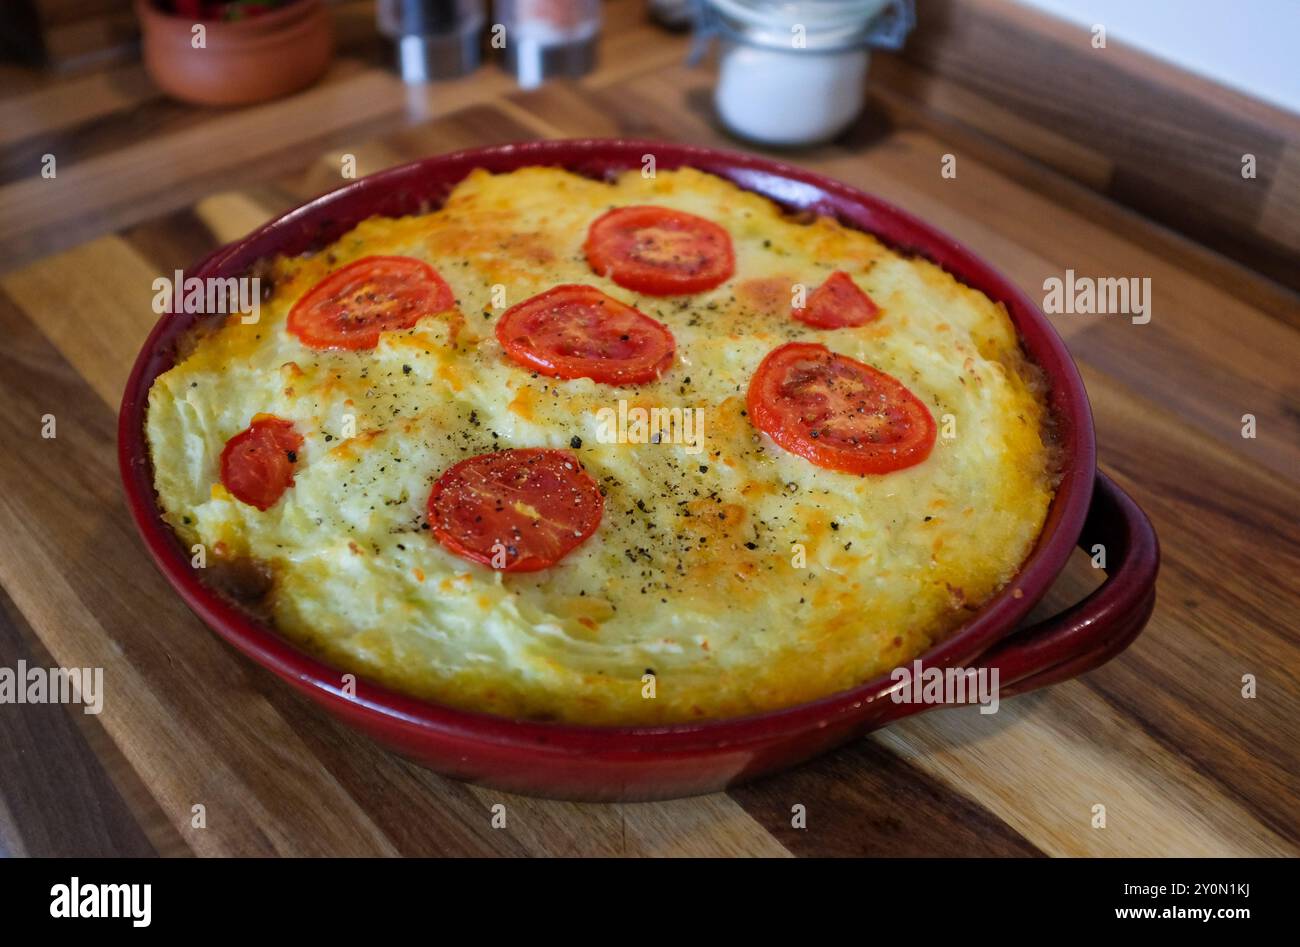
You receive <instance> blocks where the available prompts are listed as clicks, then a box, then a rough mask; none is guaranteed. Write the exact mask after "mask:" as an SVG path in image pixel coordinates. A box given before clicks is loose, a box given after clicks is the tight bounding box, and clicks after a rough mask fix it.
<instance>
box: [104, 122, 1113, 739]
mask: <svg viewBox="0 0 1300 947" xmlns="http://www.w3.org/2000/svg"><path fill="white" fill-rule="evenodd" d="M647 155H653V156H654V160H655V163H656V167H657V168H658V169H660V170H669V169H675V168H680V167H693V168H696V169H698V170H701V171H706V172H709V173H711V174H715V175H718V176H719V177H723V178H726V179H728V180H730V181H732V182H733V183H735V184H736V185H738V186H740V187H742V188H744V189H745V190H748V191H753V192H755V193H758V194H761V195H763V196H765V197H768V198H770V199H772V200H773V201H775V202H776V203H778V204H780V205H781V206H783V207H785V208H786V209H788V210H791V211H804V212H806V211H813V212H815V213H818V214H828V215H830V216H833V217H836V218H838V219H839V220H840V221H841V222H843V223H845V224H847V225H849V226H852V227H855V228H856V229H859V230H864V231H866V232H868V233H872V234H875V235H876V236H877V237H878V238H879V239H881V240H882V241H884V242H885V243H887V244H889V245H890V246H892V247H894V248H895V249H897V250H899V251H901V252H904V253H908V254H916V255H919V256H923V257H926V258H928V259H929V260H931V261H932V262H934V263H937V264H938V265H940V266H941V267H943V269H945V270H947V271H948V272H949V273H951V274H952V275H953V276H955V277H956V278H957V279H959V280H961V281H962V282H963V283H965V284H966V285H968V286H971V287H973V288H975V289H978V290H980V291H982V292H984V293H985V294H986V295H987V296H989V297H990V298H991V299H993V300H995V301H997V302H1001V303H1003V304H1004V305H1005V306H1006V308H1007V311H1008V313H1009V314H1010V316H1011V319H1012V322H1013V323H1014V324H1015V326H1016V329H1017V331H1018V333H1019V335H1020V340H1021V344H1022V345H1023V347H1024V348H1025V350H1026V352H1027V353H1028V354H1029V356H1030V357H1031V358H1032V359H1033V360H1034V362H1035V363H1036V364H1038V366H1039V367H1040V368H1041V369H1042V370H1043V371H1044V373H1045V374H1046V375H1047V377H1048V379H1049V380H1050V383H1051V389H1050V392H1049V394H1048V402H1049V407H1050V408H1051V411H1052V414H1053V419H1054V422H1055V426H1056V431H1055V433H1056V438H1057V446H1058V449H1059V451H1060V455H1061V462H1062V471H1063V473H1062V479H1061V483H1060V485H1059V487H1058V489H1057V493H1056V496H1055V498H1054V499H1053V502H1052V504H1051V507H1050V509H1049V510H1048V515H1047V519H1046V522H1045V523H1044V525H1043V529H1042V531H1041V532H1040V534H1039V538H1038V541H1037V543H1036V545H1035V547H1034V549H1033V551H1032V552H1031V553H1030V554H1029V556H1028V557H1027V558H1026V560H1025V562H1024V563H1023V565H1022V566H1021V569H1020V571H1019V572H1018V573H1017V575H1016V576H1015V578H1014V579H1012V581H1011V582H1009V583H1008V584H1007V585H1006V587H1005V588H1004V589H1003V590H1002V591H1001V592H1000V593H998V595H996V596H995V597H994V598H993V599H992V600H990V601H989V602H988V603H986V604H985V605H984V607H983V608H981V609H980V610H979V612H977V613H976V614H975V615H973V616H972V617H971V619H970V620H968V621H967V622H966V623H965V624H963V625H961V626H960V627H959V628H958V629H957V630H956V631H955V632H953V633H952V634H951V635H950V636H949V637H948V638H946V639H945V640H944V641H943V642H941V643H940V644H939V645H937V646H936V647H934V648H931V649H930V650H929V651H927V652H926V653H925V654H923V655H921V656H920V660H921V661H922V663H923V666H925V667H939V668H942V667H949V666H954V665H965V664H967V663H968V662H971V661H973V660H974V659H976V658H977V657H978V656H979V655H981V654H983V653H984V652H986V651H987V650H989V649H990V648H991V647H993V646H994V645H995V644H997V643H998V642H999V641H1001V640H1002V639H1004V638H1006V637H1007V636H1008V635H1010V634H1011V633H1012V632H1013V631H1014V630H1015V629H1016V627H1017V625H1018V623H1019V622H1020V621H1021V620H1022V619H1023V618H1024V617H1025V616H1026V615H1027V614H1028V613H1029V611H1030V610H1031V609H1032V608H1033V606H1034V605H1035V604H1036V603H1037V602H1038V600H1039V599H1040V598H1041V597H1042V595H1043V594H1044V593H1045V592H1046V591H1047V588H1048V587H1049V586H1050V585H1051V583H1052V581H1053V580H1054V579H1055V578H1056V576H1057V575H1058V574H1059V572H1060V571H1061V569H1062V568H1063V567H1064V565H1065V563H1066V561H1067V559H1068V558H1069V556H1070V553H1071V552H1072V550H1073V549H1074V546H1075V543H1076V542H1077V540H1078V538H1079V534H1080V532H1081V530H1082V528H1083V523H1084V520H1085V517H1086V515H1087V512H1088V505H1089V501H1090V499H1091V497H1092V491H1093V482H1094V479H1095V476H1096V445H1095V437H1094V432H1093V425H1092V412H1091V409H1090V406H1089V403H1088V396H1087V392H1086V391H1085V389H1084V385H1083V380H1082V379H1081V378H1080V376H1079V373H1078V370H1077V368H1076V367H1075V365H1074V362H1073V360H1072V359H1071V358H1070V355H1069V352H1068V351H1067V350H1066V348H1065V345H1064V343H1063V342H1062V341H1061V338H1060V336H1059V335H1057V333H1056V331H1055V329H1053V328H1052V326H1051V324H1050V323H1049V322H1048V321H1047V319H1046V317H1045V316H1043V314H1042V313H1041V312H1040V311H1039V310H1038V308H1037V307H1036V306H1035V305H1034V304H1033V303H1032V302H1031V301H1030V300H1029V298H1028V297H1027V296H1025V294H1024V293H1022V292H1021V291H1020V290H1019V289H1018V288H1016V286H1015V285H1014V284H1012V283H1011V282H1010V281H1009V280H1008V279H1007V278H1006V277H1004V276H1003V275H1002V274H1001V273H999V272H998V271H997V270H995V269H993V268H992V267H990V266H988V265H987V264H986V263H984V262H982V261H981V260H980V259H979V258H978V257H976V256H975V255H974V254H972V253H971V252H970V251H969V250H967V249H966V248H965V247H963V246H962V245H961V244H959V243H958V242H957V241H956V240H953V239H952V238H951V237H949V236H947V235H946V234H943V233H942V232H940V231H938V230H936V229H935V228H933V227H931V226H930V225H929V224H926V223H924V222H922V221H920V220H918V219H917V218H915V217H913V216H912V215H911V214H908V213H907V212H906V211H903V210H901V209H899V208H897V207H895V206H893V205H892V204H890V203H888V202H886V201H883V200H881V199H880V198H877V197H872V196H870V195H867V194H865V193H863V192H861V191H858V190H856V189H854V188H851V187H848V186H847V185H844V184H841V183H839V182H838V181H834V180H832V179H830V178H827V177H824V176H822V175H819V174H814V173H812V172H809V171H805V170H802V169H800V168H795V167H793V166H791V165H787V164H783V163H781V162H776V161H771V160H768V159H766V158H760V157H758V156H755V155H747V154H742V153H738V152H730V151H722V150H718V149H710V148H699V147H695V146H690V145H678V144H668V143H664V142H654V141H640V140H632V139H578V140H559V141H533V142H525V143H520V144H510V145H500V146H494V147H489V148H477V149H470V150H466V151H458V152H454V153H451V154H447V155H441V156H438V157H434V158H426V159H423V160H421V161H416V162H413V163H411V164H407V165H402V166H399V167H395V168H390V169H388V170H386V171H382V172H379V173H378V174H374V175H371V176H369V177H367V178H362V179H360V180H358V181H355V182H352V183H350V184H347V185H344V186H343V187H340V188H338V189H337V190H334V191H331V192H329V193H327V194H324V195H322V196H320V197H317V198H316V199H314V200H312V201H310V202H308V203H306V204H304V205H302V206H301V207H299V208H297V209H295V210H292V211H290V212H288V213H287V214H284V215H283V216H281V217H279V218H277V219H276V220H273V221H271V222H270V223H268V224H266V225H265V226H263V227H262V228H260V229H258V230H256V231H254V232H253V233H252V234H250V235H248V236H247V237H245V238H244V239H242V240H239V241H237V242H235V243H234V244H231V245H229V246H228V247H224V248H222V249H220V250H218V251H216V252H215V253H214V254H212V255H211V256H209V257H208V258H207V259H206V260H204V261H202V262H201V263H200V264H198V265H197V266H196V267H194V268H193V269H192V270H191V271H190V272H188V273H187V274H186V276H187V277H188V276H197V277H200V278H206V277H217V276H221V277H225V276H241V275H244V274H245V273H247V272H248V271H249V270H250V269H251V268H252V266H253V265H254V264H255V263H256V262H257V261H259V260H261V259H265V258H268V257H272V256H275V255H279V254H297V253H303V252H307V251H309V250H312V249H314V248H317V247H319V246H322V245H324V244H327V243H329V242H331V241H332V240H334V239H336V238H337V237H338V236H340V235H342V234H343V233H345V232H346V231H348V230H350V229H351V228H352V227H353V226H355V225H356V224H357V223H359V222H360V221H361V220H364V219H365V218H367V217H370V216H374V215H382V216H394V217H395V216H403V215H406V214H412V213H418V212H422V211H427V210H430V209H433V208H435V207H437V206H438V205H440V204H441V202H442V201H443V200H444V199H445V198H446V196H447V194H448V193H449V192H450V191H451V189H452V187H453V186H454V185H455V184H456V183H458V182H459V181H460V180H461V179H463V178H464V177H465V176H466V175H467V174H468V173H469V172H470V171H472V170H474V169H476V168H485V169H486V170H488V171H491V172H495V173H501V172H506V171H511V170H515V169H517V168H521V167H525V166H528V165H539V164H540V165H549V166H555V167H561V168H565V169H567V170H570V171H573V172H575V173H579V174H584V175H587V176H591V177H597V178H604V177H608V176H609V175H611V174H612V173H616V172H618V171H623V170H640V169H641V168H642V167H643V163H642V162H643V159H644V157H645V156H647ZM199 318H200V317H199V316H197V315H191V314H178V315H175V316H170V315H164V316H162V317H161V318H160V319H159V321H158V323H157V324H156V325H155V326H154V328H153V331H152V332H150V334H149V337H148V339H147V340H146V341H145V344H144V347H143V348H142V349H141V351H140V354H139V356H138V357H137V359H136V362H135V366H134V368H133V369H132V371H131V376H130V378H129V380H128V381H127V385H126V390H125V392H124V394H123V398H122V406H121V411H120V413H119V416H118V460H119V465H120V468H121V474H122V480H123V484H124V487H125V489H126V495H127V501H128V504H129V506H130V509H131V513H132V516H133V517H134V519H135V522H136V526H137V527H138V528H139V530H140V533H141V536H142V537H143V539H144V541H145V545H146V547H147V548H148V550H149V552H150V554H151V555H152V557H153V559H154V561H155V562H156V563H157V565H158V567H159V569H160V570H161V571H162V573H163V575H164V576H165V577H166V578H167V580H168V581H169V582H170V583H171V585H172V587H173V588H175V589H176V591H177V592H178V593H179V594H180V596H181V598H182V599H183V600H184V601H185V602H186V604H187V605H189V607H190V608H191V609H192V610H193V611H194V612H195V613H196V614H198V615H199V616H200V617H201V618H202V619H203V620H204V621H205V622H206V623H207V624H208V625H209V627H211V628H212V629H213V630H214V631H215V632H216V633H217V634H219V635H220V636H221V637H222V638H224V639H225V640H226V641H227V642H229V643H230V644H232V645H234V646H235V647H236V648H238V649H239V650H240V651H242V652H243V653H244V654H246V655H248V656H249V657H251V658H253V659H254V660H255V661H257V662H258V663H260V664H262V665H264V666H266V667H268V668H270V669H271V670H273V671H275V672H276V673H278V674H280V675H281V676H282V677H284V678H286V679H287V680H289V681H290V682H292V683H294V684H295V685H296V686H299V687H300V688H303V689H306V690H315V691H319V692H320V695H321V696H322V698H324V699H329V700H331V701H338V702H343V703H346V704H349V705H352V706H353V707H354V708H355V709H357V710H360V711H362V712H363V713H365V714H368V715H373V716H375V717H382V718H385V719H386V720H387V721H388V722H389V723H392V724H397V725H399V726H400V727H402V728H404V729H409V730H411V731H425V732H431V733H437V734H440V735H443V736H449V737H460V738H464V739H467V740H472V741H475V742H479V743H482V742H488V743H491V744H493V745H497V746H502V747H510V746H530V747H535V746H537V745H538V744H543V745H547V746H548V747H549V748H550V749H552V750H556V751H561V752H563V751H571V752H573V753H575V754H581V753H588V752H600V753H603V754H606V755H608V756H613V757H617V756H619V755H626V756H628V757H638V756H645V755H647V754H649V755H653V754H655V753H658V752H663V753H673V754H682V753H690V752H692V751H699V752H705V751H708V750H713V749H716V748H718V747H719V746H724V745H725V746H733V747H734V746H742V745H744V744H746V743H749V742H758V741H764V742H766V741H770V740H772V739H774V738H778V737H780V736H782V735H785V734H794V733H798V732H802V731H806V730H807V729H808V728H809V727H813V728H820V727H827V726H831V725H833V724H835V723H836V722H838V720H840V719H841V718H845V717H851V716H855V715H857V714H858V713H859V712H860V710H861V708H862V707H863V706H864V705H866V704H870V703H874V702H875V701H877V700H881V699H888V694H889V692H890V691H891V690H892V688H893V686H894V682H892V681H891V680H890V678H889V675H888V674H882V675H880V676H879V677H877V678H875V679H873V680H871V681H868V682H867V683H865V684H862V685H859V686H857V687H855V688H852V689H850V690H847V691H842V692H839V693H836V694H832V695H830V696H827V697H823V698H820V699H818V700H815V701H811V702H809V703H804V704H798V705H795V706H792V707H787V708H783V709H780V710H774V711H767V712H764V713H759V714H752V715H748V716H744V717H730V718H722V719H714V720H703V721H700V722H698V723H695V722H692V723H678V724H669V725H663V726H650V727H628V726H617V727H604V726H585V725H575V724H565V723H549V722H539V721H533V720H521V719H513V718H508V717H498V716H494V715H489V714H483V713H477V712H474V711H467V710H458V709H456V708H452V707H448V706H445V705H442V704H438V703H435V702H433V701H427V700H421V699H419V698H415V697H409V696H406V695H403V694H399V693H397V692H395V691H392V690H389V689H388V688H385V687H383V686H381V685H378V684H375V683H373V682H370V681H367V680H365V679H358V681H357V684H356V693H355V695H348V694H345V693H344V692H343V690H342V683H341V676H342V673H343V670H342V669H339V668H335V667H333V666H331V665H328V664H326V663H324V662H323V661H320V660H319V659H317V658H315V657H313V656H311V655H309V654H307V653H306V652H304V651H302V650H300V649H299V648H298V647H297V646H295V645H294V644H292V643H291V642H290V641H288V639H286V638H283V637H281V636H280V635H279V634H278V633H277V632H275V631H274V630H272V629H271V628H269V627H267V626H265V625H263V624H261V623H260V622H258V621H256V620H255V619H253V618H251V617H250V616H249V615H247V614H246V613H244V612H243V611H242V610H240V609H239V608H238V607H237V606H235V605H233V604H232V603H230V602H228V601H226V600H225V599H224V598H222V597H221V596H220V595H219V594H218V593H217V592H215V591H214V590H212V589H210V588H208V587H207V586H206V585H204V584H203V582H202V581H201V580H200V578H199V576H198V574H197V573H196V572H195V570H193V569H191V567H190V564H189V563H190V560H189V555H188V553H186V552H185V550H184V549H183V548H182V547H181V544H180V541H179V539H178V538H177V537H176V535H175V534H174V533H173V532H172V531H171V529H170V528H169V527H168V526H167V525H166V523H164V522H163V520H162V517H161V514H160V512H159V510H158V507H157V502H156V498H155V494H154V489H153V468H152V464H151V462H150V459H149V452H148V448H147V443H146V440H145V436H144V421H145V409H146V406H147V403H148V393H149V388H150V387H151V386H152V384H153V381H154V379H155V378H156V377H157V376H158V375H159V374H161V373H162V372H164V371H166V370H167V369H169V368H170V367H171V366H172V365H173V364H174V356H175V346H176V342H177V341H178V339H179V338H180V337H181V336H183V335H184V334H185V332H186V331H187V330H188V329H189V328H190V327H191V326H192V325H193V324H194V323H195V322H196V321H197V320H198V319H199ZM1011 683H1013V682H1011V681H1007V682H1004V684H1007V685H1010V684H1011Z"/></svg>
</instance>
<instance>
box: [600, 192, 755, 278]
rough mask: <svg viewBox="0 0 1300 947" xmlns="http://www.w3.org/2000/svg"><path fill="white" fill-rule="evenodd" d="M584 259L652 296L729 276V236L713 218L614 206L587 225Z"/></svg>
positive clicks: (732, 256)
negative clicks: (585, 256) (585, 257)
mask: <svg viewBox="0 0 1300 947" xmlns="http://www.w3.org/2000/svg"><path fill="white" fill-rule="evenodd" d="M583 249H584V251H585V252H586V254H587V263H588V264H589V265H590V266H591V268H592V270H593V271H594V272H596V273H598V274H599V275H601V276H608V277H609V278H610V279H612V280H613V281H614V282H615V283H617V284H618V285H619V286H622V287H625V288H626V289H631V290H635V291H636V292H638V293H646V294H647V295H650V296H679V295H683V294H685V293H700V292H704V291H705V290H707V289H713V288H714V287H715V286H719V285H721V284H722V283H725V282H726V281H727V280H728V279H730V278H731V274H732V273H733V272H735V269H736V258H735V254H734V252H733V251H732V248H731V237H730V235H729V234H728V233H727V231H725V230H723V229H722V228H721V227H719V226H718V225H717V224H715V223H713V221H711V220H705V219H704V218H703V217H697V216H695V215H694V214H688V213H686V212H685V211H680V210H671V209H669V208H667V207H654V206H649V205H641V206H634V207H617V208H615V209H614V210H611V211H609V212H608V213H605V214H602V215H601V216H600V217H598V218H596V220H595V221H594V222H593V223H592V225H591V227H590V228H589V229H588V230H587V242H586V244H585V245H584V247H583Z"/></svg>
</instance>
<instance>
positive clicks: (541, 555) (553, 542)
mask: <svg viewBox="0 0 1300 947" xmlns="http://www.w3.org/2000/svg"><path fill="white" fill-rule="evenodd" d="M604 508H605V502H604V499H603V498H602V497H601V495H600V488H599V487H598V486H597V485H596V481H595V480H593V479H591V477H590V475H588V473H587V472H586V470H584V469H583V467H582V464H581V463H580V462H579V461H578V458H577V457H575V456H574V455H573V454H571V453H569V452H568V451H563V450H551V449H548V448H540V447H528V448H521V449H512V450H502V451H495V452H493V453H491V454H479V455H478V456H477V457H470V458H469V459H467V460H462V461H461V462H460V463H458V464H455V465H453V466H452V467H449V468H448V469H447V470H446V471H445V472H444V473H443V474H442V476H441V477H439V478H438V481H437V483H435V484H434V485H433V491H432V492H431V493H430V494H429V526H430V528H431V529H432V530H433V535H434V536H436V537H437V539H438V542H440V543H442V545H443V546H444V547H446V548H447V549H448V550H449V551H451V552H453V553H455V554H456V555H458V556H460V557H462V558H464V559H469V560H470V561H472V562H478V563H482V564H483V565H486V566H490V567H492V568H494V569H498V570H500V571H502V572H536V571H538V570H539V569H545V568H547V567H548V566H552V565H554V564H555V563H557V562H559V561H560V560H561V559H563V558H564V557H565V556H567V555H568V554H569V553H570V552H572V551H573V550H574V549H576V548H577V547H578V546H579V545H581V544H582V542H583V541H584V540H585V539H586V538H587V537H588V536H590V535H591V534H592V533H594V532H595V531H596V527H597V526H598V525H600V517H601V514H602V513H603V511H604Z"/></svg>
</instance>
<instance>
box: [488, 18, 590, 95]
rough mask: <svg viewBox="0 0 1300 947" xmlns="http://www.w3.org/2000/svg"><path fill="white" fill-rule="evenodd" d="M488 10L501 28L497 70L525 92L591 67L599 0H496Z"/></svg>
mask: <svg viewBox="0 0 1300 947" xmlns="http://www.w3.org/2000/svg"><path fill="white" fill-rule="evenodd" d="M492 9H493V11H494V13H495V17H496V21H497V23H499V24H500V25H501V26H503V27H505V49H504V50H503V53H504V55H503V56H502V59H501V64H502V66H503V67H504V68H505V69H506V70H507V71H508V72H510V73H511V74H512V75H513V76H514V77H515V79H516V80H517V81H518V82H519V84H520V85H521V86H522V87H523V88H525V89H533V88H536V87H537V86H539V85H541V84H542V83H543V82H544V81H546V80H547V79H551V78H554V77H557V76H569V77H575V76H581V75H584V74H586V73H588V72H590V71H591V69H592V67H594V66H595V64H596V38H597V35H598V34H599V33H600V0H495V2H494V4H493V7H492Z"/></svg>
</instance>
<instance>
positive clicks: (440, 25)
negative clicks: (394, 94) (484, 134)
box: [377, 0, 487, 83]
mask: <svg viewBox="0 0 1300 947" xmlns="http://www.w3.org/2000/svg"><path fill="white" fill-rule="evenodd" d="M377 17H378V21H379V32H381V33H382V34H384V35H385V36H387V37H388V38H389V39H391V40H393V42H394V43H396V44H397V68H398V71H399V72H400V73H401V75H402V79H403V81H405V82H410V83H418V82H428V81H429V80H430V79H450V78H452V77H454V76H463V75H465V74H466V73H468V72H473V71H474V69H475V68H476V67H477V66H478V64H479V60H480V44H481V42H482V34H483V26H484V23H485V21H486V19H487V16H486V0H379V6H378V8H377Z"/></svg>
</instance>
